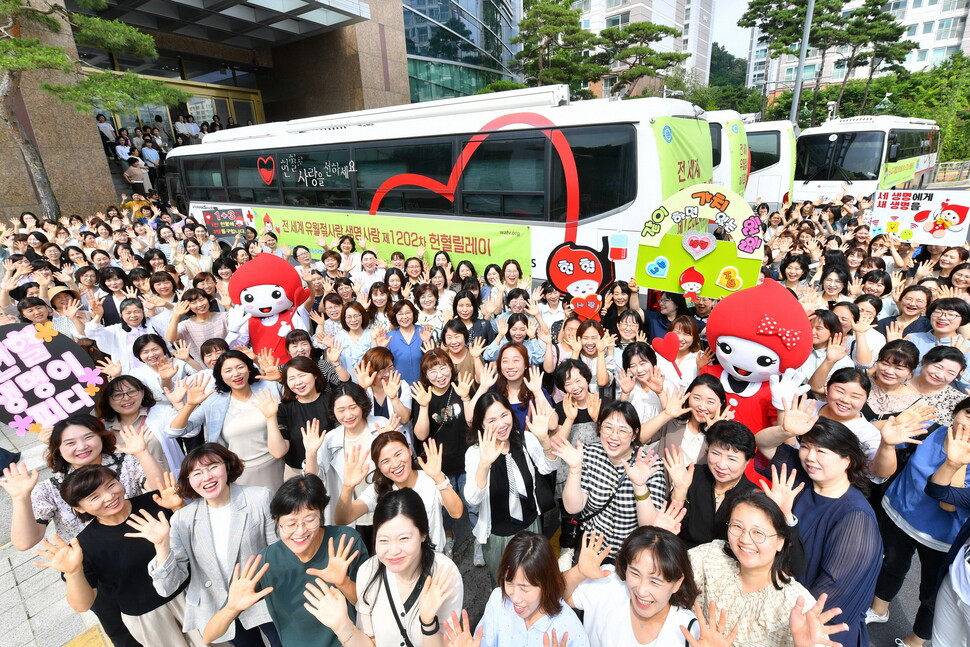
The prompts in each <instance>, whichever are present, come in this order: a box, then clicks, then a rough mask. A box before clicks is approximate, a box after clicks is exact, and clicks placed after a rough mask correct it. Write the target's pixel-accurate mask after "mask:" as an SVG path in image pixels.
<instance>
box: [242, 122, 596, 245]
mask: <svg viewBox="0 0 970 647" xmlns="http://www.w3.org/2000/svg"><path fill="white" fill-rule="evenodd" d="M513 124H516V125H518V124H525V125H528V126H535V127H537V128H548V129H550V130H543V131H542V134H543V135H545V136H546V137H548V138H549V140H550V141H551V142H552V145H553V147H554V148H555V149H556V152H557V153H558V154H559V161H560V162H561V163H562V170H563V174H564V175H565V185H566V235H565V240H564V242H575V241H576V228H577V226H578V224H579V174H578V172H577V171H576V159H575V158H574V157H573V150H572V148H570V147H569V142H568V141H567V140H566V136H565V135H563V134H562V131H560V130H558V129H557V128H556V124H554V123H552V122H551V121H549V119H547V118H546V117H543V116H542V115H538V114H536V113H534V112H518V113H514V114H510V115H503V116H501V117H498V118H496V119H493V120H492V121H490V122H488V123H487V124H485V125H484V126H482V127H481V128H480V129H479V133H478V134H477V135H475V136H473V137H472V138H471V139H470V140H469V141H468V143H467V144H465V147H464V148H463V149H462V150H461V153H459V155H458V159H457V160H456V161H455V165H454V166H453V167H452V168H451V175H449V176H448V182H447V184H442V183H441V182H439V181H438V180H434V179H432V178H430V177H428V176H426V175H419V174H417V173H400V174H398V175H394V176H392V177H389V178H388V179H386V180H384V182H382V183H381V186H380V188H378V190H377V193H375V194H374V199H373V200H371V204H370V214H371V215H374V214H376V213H377V211H378V209H379V208H380V206H381V201H382V200H383V199H384V196H385V195H387V194H388V192H390V191H392V190H394V189H397V188H399V187H402V186H419V187H422V188H425V189H428V190H429V191H433V192H435V193H437V194H438V195H440V196H443V197H444V198H446V199H448V200H449V201H450V202H454V201H455V189H456V188H457V187H458V180H459V179H460V178H461V174H462V172H464V170H465V166H467V165H468V162H469V160H470V159H471V157H472V155H474V154H475V151H476V150H478V147H479V146H481V145H482V142H484V141H485V140H486V139H488V137H489V136H490V135H491V134H492V132H494V131H497V130H499V129H501V128H504V127H505V126H509V125H513ZM270 159H272V158H270ZM260 172H262V170H260ZM263 179H264V181H265V177H264V178H263Z"/></svg>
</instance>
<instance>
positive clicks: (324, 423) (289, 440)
mask: <svg viewBox="0 0 970 647" xmlns="http://www.w3.org/2000/svg"><path fill="white" fill-rule="evenodd" d="M301 332H302V331H301ZM326 393H327V381H326V379H324V377H323V374H322V373H320V369H319V368H318V367H317V363H316V362H314V361H313V360H312V359H310V358H308V357H294V358H293V359H291V360H290V361H289V362H287V363H286V364H284V365H283V398H282V400H281V402H280V407H279V411H278V412H277V414H276V415H277V420H278V422H279V425H278V427H279V433H274V432H273V430H272V429H271V430H270V432H269V436H267V438H266V445H267V447H268V449H269V452H270V453H271V454H272V455H273V457H274V458H282V459H283V461H284V462H285V463H286V473H285V474H284V479H286V478H290V477H292V476H297V475H299V474H302V472H303V461H305V460H306V452H305V450H304V448H303V437H302V435H301V434H302V430H303V429H305V428H309V425H310V423H311V422H312V421H313V420H318V421H319V425H320V428H321V429H332V428H333V427H335V426H336V425H335V424H334V423H333V420H332V418H331V415H330V413H331V411H330V407H329V406H328V403H327V396H326Z"/></svg>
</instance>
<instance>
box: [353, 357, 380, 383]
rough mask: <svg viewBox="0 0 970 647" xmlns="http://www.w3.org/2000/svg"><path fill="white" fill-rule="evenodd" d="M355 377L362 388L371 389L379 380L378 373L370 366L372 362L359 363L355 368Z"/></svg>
mask: <svg viewBox="0 0 970 647" xmlns="http://www.w3.org/2000/svg"><path fill="white" fill-rule="evenodd" d="M354 377H356V378H357V384H359V385H360V388H362V389H369V388H371V387H372V386H374V380H376V379H377V373H376V372H375V371H374V368H373V367H372V366H371V365H370V362H367V363H364V361H363V360H361V361H359V362H357V365H356V366H354Z"/></svg>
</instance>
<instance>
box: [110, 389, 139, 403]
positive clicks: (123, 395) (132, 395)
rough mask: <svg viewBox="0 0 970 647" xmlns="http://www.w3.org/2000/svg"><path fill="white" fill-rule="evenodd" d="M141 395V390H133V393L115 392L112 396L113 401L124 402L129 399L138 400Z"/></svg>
mask: <svg viewBox="0 0 970 647" xmlns="http://www.w3.org/2000/svg"><path fill="white" fill-rule="evenodd" d="M140 394H141V390H140V389H132V390H131V391H115V392H114V393H112V394H111V401H112V402H121V401H122V400H127V399H128V398H136V397H138V396H139V395H140Z"/></svg>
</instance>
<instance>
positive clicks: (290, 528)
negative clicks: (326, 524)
mask: <svg viewBox="0 0 970 647" xmlns="http://www.w3.org/2000/svg"><path fill="white" fill-rule="evenodd" d="M319 527H320V515H318V514H317V515H313V516H312V517H307V518H306V519H303V520H302V521H301V520H298V519H293V520H292V521H287V522H286V523H281V524H279V528H280V533H281V534H283V533H285V534H286V535H287V536H290V535H292V534H293V533H295V532H296V531H297V530H299V529H300V528H304V529H306V530H313V529H315V528H319Z"/></svg>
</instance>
